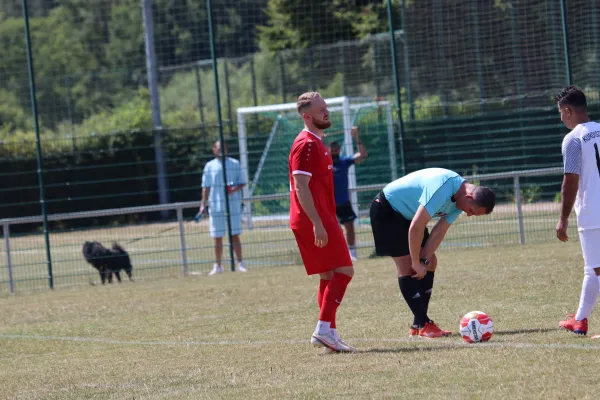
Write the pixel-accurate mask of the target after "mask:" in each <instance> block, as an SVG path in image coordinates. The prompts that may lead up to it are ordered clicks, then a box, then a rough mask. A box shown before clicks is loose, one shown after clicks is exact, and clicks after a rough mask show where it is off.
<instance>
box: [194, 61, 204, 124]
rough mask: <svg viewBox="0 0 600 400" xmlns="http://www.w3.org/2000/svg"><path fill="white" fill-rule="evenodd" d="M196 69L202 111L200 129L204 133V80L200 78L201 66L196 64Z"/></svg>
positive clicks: (199, 102) (200, 109)
mask: <svg viewBox="0 0 600 400" xmlns="http://www.w3.org/2000/svg"><path fill="white" fill-rule="evenodd" d="M194 71H195V72H196V92H197V94H198V110H199V111H200V129H201V130H202V133H204V126H205V124H204V122H205V121H204V101H203V99H202V81H201V79H200V66H199V65H196V67H194Z"/></svg>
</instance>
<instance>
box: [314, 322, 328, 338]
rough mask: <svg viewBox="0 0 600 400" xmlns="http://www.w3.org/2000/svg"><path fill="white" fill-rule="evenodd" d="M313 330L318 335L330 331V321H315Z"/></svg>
mask: <svg viewBox="0 0 600 400" xmlns="http://www.w3.org/2000/svg"><path fill="white" fill-rule="evenodd" d="M315 331H316V332H317V333H318V334H319V335H326V334H328V333H329V331H331V322H325V321H320V320H319V322H317V327H316V328H315Z"/></svg>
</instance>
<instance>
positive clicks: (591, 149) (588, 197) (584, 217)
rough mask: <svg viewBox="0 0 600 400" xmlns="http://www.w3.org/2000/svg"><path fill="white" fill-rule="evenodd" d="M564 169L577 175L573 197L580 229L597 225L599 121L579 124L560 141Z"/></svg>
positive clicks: (599, 211) (599, 207)
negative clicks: (575, 194)
mask: <svg viewBox="0 0 600 400" xmlns="http://www.w3.org/2000/svg"><path fill="white" fill-rule="evenodd" d="M562 154H563V160H564V168H565V169H564V171H565V173H571V174H578V175H579V191H578V192H577V199H576V200H575V213H576V214H577V227H578V228H579V230H580V231H583V230H586V229H597V228H600V124H599V123H597V122H586V123H585V124H579V125H577V126H576V127H575V129H573V130H572V131H571V132H570V133H569V134H568V135H567V136H565V138H564V140H563V143H562Z"/></svg>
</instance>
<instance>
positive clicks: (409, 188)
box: [383, 168, 465, 224]
mask: <svg viewBox="0 0 600 400" xmlns="http://www.w3.org/2000/svg"><path fill="white" fill-rule="evenodd" d="M464 181H465V179H464V178H463V177H461V176H460V175H458V174H457V173H456V172H454V171H450V170H448V169H443V168H426V169H422V170H419V171H415V172H413V173H410V174H408V175H406V176H403V177H402V178H400V179H396V180H395V181H393V182H391V183H389V184H387V185H386V187H384V188H383V194H384V195H385V198H386V199H387V201H388V202H389V203H390V205H391V206H392V208H393V209H394V210H396V211H397V212H399V213H400V214H402V216H403V217H404V218H406V219H408V220H412V219H413V218H414V216H415V214H416V213H417V209H418V208H419V206H421V205H422V206H423V207H425V209H426V210H427V212H428V213H429V215H430V216H431V218H434V217H442V218H444V219H445V220H446V221H447V222H448V223H449V224H451V223H453V222H454V221H455V220H456V218H457V217H458V216H459V215H460V213H462V211H461V210H459V209H458V208H456V203H455V202H453V201H452V196H453V195H454V194H455V193H456V192H458V189H460V186H461V185H462V184H463V182H464Z"/></svg>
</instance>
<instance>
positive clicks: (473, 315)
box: [460, 311, 494, 343]
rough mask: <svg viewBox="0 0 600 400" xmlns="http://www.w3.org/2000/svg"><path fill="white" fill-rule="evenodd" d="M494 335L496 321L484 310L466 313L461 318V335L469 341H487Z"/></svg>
mask: <svg viewBox="0 0 600 400" xmlns="http://www.w3.org/2000/svg"><path fill="white" fill-rule="evenodd" d="M493 335H494V321H493V320H492V318H491V317H490V316H489V315H487V314H486V313H484V312H482V311H471V312H469V313H466V314H465V316H464V317H462V319H461V320H460V336H462V338H463V340H464V341H465V342H467V343H480V342H487V341H488V340H490V339H491V338H492V336H493Z"/></svg>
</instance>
